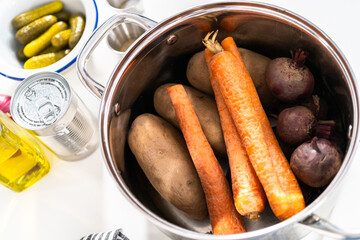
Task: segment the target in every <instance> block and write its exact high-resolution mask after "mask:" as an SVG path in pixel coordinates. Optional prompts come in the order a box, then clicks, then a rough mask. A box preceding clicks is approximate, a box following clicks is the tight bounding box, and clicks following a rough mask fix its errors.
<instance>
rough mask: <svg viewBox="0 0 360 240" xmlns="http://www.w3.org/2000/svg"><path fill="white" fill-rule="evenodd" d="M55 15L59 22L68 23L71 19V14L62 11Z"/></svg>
mask: <svg viewBox="0 0 360 240" xmlns="http://www.w3.org/2000/svg"><path fill="white" fill-rule="evenodd" d="M54 15H55V17H56V18H57V19H58V21H64V22H67V21H69V18H70V13H69V12H67V11H61V12H58V13H55V14H54Z"/></svg>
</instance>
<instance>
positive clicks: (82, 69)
mask: <svg viewBox="0 0 360 240" xmlns="http://www.w3.org/2000/svg"><path fill="white" fill-rule="evenodd" d="M124 22H125V23H135V24H137V25H139V26H140V27H142V28H143V29H145V31H147V30H149V29H150V28H152V27H154V26H155V25H156V24H157V23H156V22H154V21H152V20H151V19H148V18H146V17H143V16H141V15H137V14H133V13H119V14H115V15H113V16H112V17H110V18H109V19H108V20H106V21H105V22H104V23H103V24H102V25H101V26H100V27H99V28H97V29H96V30H95V31H94V32H93V34H92V35H91V36H90V38H89V39H88V40H87V42H86V43H85V45H84V46H83V48H82V49H81V51H80V53H79V56H78V58H77V62H76V68H77V72H78V77H79V78H80V80H81V82H82V83H83V84H84V86H85V87H86V88H87V89H88V90H89V91H90V92H91V93H93V94H94V95H95V96H96V97H98V98H99V99H101V97H102V94H103V92H104V89H105V87H104V86H103V85H102V84H100V83H99V82H97V81H96V80H95V79H93V78H92V77H91V76H90V74H89V73H88V71H87V70H86V63H87V61H88V60H89V58H90V56H91V54H92V52H93V51H94V50H95V48H96V47H97V45H98V44H99V43H100V42H101V40H102V39H103V38H104V37H105V36H106V35H107V34H108V33H109V32H110V31H111V30H112V29H113V28H114V27H116V26H117V25H118V24H121V23H124Z"/></svg>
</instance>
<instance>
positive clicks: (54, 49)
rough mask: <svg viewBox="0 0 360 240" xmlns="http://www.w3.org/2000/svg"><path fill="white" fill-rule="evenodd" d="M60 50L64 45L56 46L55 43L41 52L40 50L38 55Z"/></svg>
mask: <svg viewBox="0 0 360 240" xmlns="http://www.w3.org/2000/svg"><path fill="white" fill-rule="evenodd" d="M60 50H64V47H54V46H53V45H50V46H48V47H47V48H45V49H44V50H42V51H41V52H39V54H38V55H42V54H45V53H52V52H58V51H60Z"/></svg>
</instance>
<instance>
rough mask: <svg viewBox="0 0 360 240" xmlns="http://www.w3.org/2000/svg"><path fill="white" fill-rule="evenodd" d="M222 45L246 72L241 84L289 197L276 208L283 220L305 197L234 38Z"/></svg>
mask: <svg viewBox="0 0 360 240" xmlns="http://www.w3.org/2000/svg"><path fill="white" fill-rule="evenodd" d="M221 45H222V46H223V48H224V50H225V51H229V52H231V53H232V54H234V55H235V56H236V57H237V59H238V61H239V63H240V68H241V71H242V72H243V73H244V74H243V75H244V77H243V79H242V82H241V83H240V84H243V85H246V86H247V91H248V93H249V94H250V95H251V100H252V105H253V107H254V109H255V112H256V114H257V117H258V119H259V120H260V124H261V126H262V130H263V133H264V138H265V142H266V145H267V147H268V151H269V154H270V159H271V161H272V165H273V166H275V168H274V170H275V171H276V174H277V176H278V181H279V184H280V185H281V187H282V188H283V191H284V192H285V194H286V198H287V199H288V200H287V205H286V206H282V207H281V208H280V209H281V210H275V211H276V213H275V214H276V215H277V216H278V217H279V219H281V220H284V219H287V218H289V217H291V216H293V215H294V214H296V213H298V212H299V211H301V210H302V209H304V207H305V202H304V197H303V195H302V193H301V189H300V187H299V184H298V182H297V180H296V178H295V176H294V174H293V172H292V171H291V169H290V166H289V163H288V161H287V159H286V157H285V156H284V153H283V151H282V150H281V148H280V146H279V143H278V141H277V139H276V136H275V134H274V131H273V130H272V128H271V125H270V122H269V119H268V118H267V116H266V113H265V111H264V109H263V107H262V105H261V102H260V98H259V96H258V94H257V91H256V88H255V85H254V83H253V81H252V79H251V77H250V74H249V72H248V71H247V69H246V66H245V63H244V61H243V59H242V57H241V55H240V52H239V50H238V48H237V46H236V44H235V42H234V40H233V38H232V37H228V38H226V39H224V40H223V41H222V42H221Z"/></svg>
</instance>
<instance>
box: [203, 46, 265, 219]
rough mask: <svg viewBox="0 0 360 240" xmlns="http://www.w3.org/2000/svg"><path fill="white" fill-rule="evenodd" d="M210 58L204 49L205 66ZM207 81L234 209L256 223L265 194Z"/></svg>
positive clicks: (214, 83) (215, 85) (218, 94)
mask: <svg viewBox="0 0 360 240" xmlns="http://www.w3.org/2000/svg"><path fill="white" fill-rule="evenodd" d="M212 56H213V54H212V53H211V52H210V51H209V50H208V49H205V59H206V62H207V63H208V64H209V62H210V59H211V57H212ZM210 80H211V85H212V88H213V90H214V95H215V100H216V104H217V107H218V111H219V115H220V121H221V127H222V129H223V133H224V139H225V144H226V150H227V154H228V158H229V165H230V171H231V181H232V190H233V198H234V202H235V207H236V209H237V211H238V212H239V213H240V214H241V215H243V216H246V217H248V218H249V219H256V218H258V217H259V213H260V212H262V211H264V209H265V204H266V197H265V194H264V190H263V188H262V186H261V184H260V182H259V179H258V177H257V176H256V173H255V170H254V168H253V167H252V165H251V162H250V160H249V157H248V155H247V153H246V150H245V148H244V146H243V144H242V142H241V139H240V137H239V134H238V132H237V130H236V127H235V125H234V123H233V120H232V118H231V115H230V112H229V111H228V109H227V107H226V105H225V102H224V99H223V97H222V95H221V92H220V89H219V86H218V83H217V81H216V80H215V79H214V78H213V77H212V76H210Z"/></svg>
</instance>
